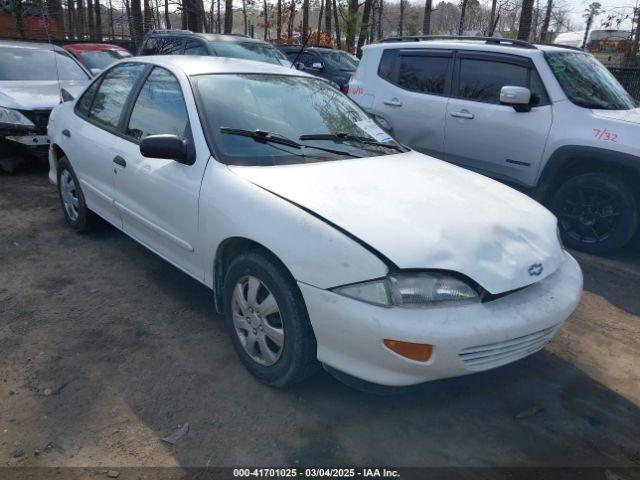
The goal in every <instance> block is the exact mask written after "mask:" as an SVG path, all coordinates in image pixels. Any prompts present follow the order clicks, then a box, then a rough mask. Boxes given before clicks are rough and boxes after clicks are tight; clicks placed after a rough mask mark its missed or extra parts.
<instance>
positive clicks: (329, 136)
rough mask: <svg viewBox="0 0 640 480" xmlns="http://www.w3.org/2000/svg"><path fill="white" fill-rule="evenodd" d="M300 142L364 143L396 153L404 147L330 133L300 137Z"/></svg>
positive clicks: (342, 133)
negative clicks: (340, 141) (348, 141)
mask: <svg viewBox="0 0 640 480" xmlns="http://www.w3.org/2000/svg"><path fill="white" fill-rule="evenodd" d="M300 140H338V141H339V140H353V141H356V142H360V143H364V144H366V145H375V146H376V147H386V148H392V149H393V150H397V151H398V152H405V151H406V150H405V149H404V147H401V146H400V145H393V144H391V143H385V142H379V141H377V140H373V139H371V138H367V137H360V136H358V135H352V134H350V133H346V132H338V133H335V134H332V133H318V134H310V135H300Z"/></svg>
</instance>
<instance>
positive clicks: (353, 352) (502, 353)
mask: <svg viewBox="0 0 640 480" xmlns="http://www.w3.org/2000/svg"><path fill="white" fill-rule="evenodd" d="M565 257H566V258H565V261H564V262H563V263H562V265H561V267H560V268H559V269H558V270H557V271H556V272H554V273H553V274H551V275H550V276H549V277H547V278H545V279H544V280H542V281H540V282H538V283H535V284H533V285H530V286H528V287H526V288H524V289H522V290H519V291H516V292H513V293H511V294H509V295H506V296H504V297H501V298H498V299H496V300H493V301H491V302H486V303H479V304H471V305H463V306H460V307H440V308H438V307H436V308H423V309H405V308H397V307H395V308H384V307H377V306H374V305H370V304H367V303H364V302H360V301H358V300H353V299H350V298H347V297H344V296H342V295H338V294H336V293H333V292H331V291H327V290H323V289H319V288H316V287H312V286H310V285H307V284H303V283H299V284H298V285H299V286H300V290H301V291H302V295H303V297H304V300H305V303H306V305H307V309H308V311H309V317H310V319H311V324H312V326H313V330H314V333H315V336H316V339H317V342H318V360H320V361H321V362H323V363H324V364H326V365H328V366H330V367H332V368H334V369H336V370H339V371H341V372H344V373H346V374H348V375H351V376H354V377H356V378H359V379H362V380H365V381H367V382H371V383H376V384H379V385H388V386H406V385H415V384H418V383H422V382H425V381H429V380H436V379H439V378H447V377H455V376H459V375H467V374H469V373H474V372H478V371H483V370H487V369H490V368H495V367H499V366H501V365H506V364H508V363H511V362H514V361H516V360H519V359H520V358H524V357H526V356H528V355H530V354H532V353H534V352H536V351H538V350H540V349H542V348H543V347H544V345H546V343H547V342H548V341H549V340H550V339H551V338H552V337H553V335H554V334H555V332H556V330H557V329H558V327H559V326H560V325H561V324H562V323H563V322H564V321H565V320H566V319H567V318H568V317H569V316H570V315H571V314H572V313H573V311H574V310H575V308H576V307H577V305H578V302H579V301H580V295H581V293H582V272H581V271H580V267H579V266H578V263H577V262H576V261H575V259H574V258H573V257H571V255H569V254H568V253H567V254H565ZM384 339H392V340H400V341H405V342H413V343H428V344H431V345H433V354H432V356H431V358H430V359H429V360H428V361H427V362H418V361H414V360H410V359H408V358H405V357H402V356H400V355H398V354H396V353H394V352H393V351H391V350H389V349H388V348H387V347H385V346H384V344H383V340H384Z"/></svg>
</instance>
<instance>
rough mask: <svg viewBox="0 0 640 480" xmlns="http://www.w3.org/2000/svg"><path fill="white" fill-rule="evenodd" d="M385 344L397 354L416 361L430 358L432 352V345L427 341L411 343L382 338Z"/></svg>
mask: <svg viewBox="0 0 640 480" xmlns="http://www.w3.org/2000/svg"><path fill="white" fill-rule="evenodd" d="M384 344H385V346H386V347H387V348H388V349H389V350H392V351H394V352H396V353H397V354H398V355H402V356H403V357H407V358H410V359H411V360H416V361H417V362H426V361H427V360H429V359H430V358H431V354H432V353H433V345H429V344H427V343H411V342H401V341H400V340H389V339H387V338H385V339H384Z"/></svg>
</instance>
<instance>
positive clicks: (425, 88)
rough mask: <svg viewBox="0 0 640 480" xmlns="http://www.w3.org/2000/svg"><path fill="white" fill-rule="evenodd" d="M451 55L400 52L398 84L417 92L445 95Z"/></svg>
mask: <svg viewBox="0 0 640 480" xmlns="http://www.w3.org/2000/svg"><path fill="white" fill-rule="evenodd" d="M450 63H451V57H450V56H448V57H447V56H437V55H435V54H429V55H424V54H419V53H411V54H404V53H401V54H400V64H399V67H398V68H399V71H398V86H399V87H402V88H405V89H407V90H413V91H415V92H422V93H429V94H433V95H444V93H445V88H446V84H447V76H448V74H449V65H450Z"/></svg>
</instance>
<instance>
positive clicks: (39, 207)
mask: <svg viewBox="0 0 640 480" xmlns="http://www.w3.org/2000/svg"><path fill="white" fill-rule="evenodd" d="M578 259H579V261H580V263H581V265H582V267H583V269H584V274H585V287H586V291H585V293H584V297H583V299H582V302H581V304H580V306H579V308H578V310H577V311H576V313H575V314H574V315H573V316H572V317H571V319H570V320H569V321H568V323H567V324H566V325H565V326H563V327H562V329H561V330H560V332H559V334H558V335H557V336H556V338H555V339H554V340H553V341H552V342H551V343H550V344H549V345H548V347H547V348H546V349H545V350H543V351H542V352H540V353H538V354H536V355H534V356H532V357H529V358H527V359H525V360H522V361H519V362H516V363H515V364H512V365H509V366H507V367H503V368H500V369H497V370H493V371H489V372H485V373H481V374H477V375H473V376H468V377H464V378H459V379H451V380H445V381H438V382H433V383H430V384H426V385H425V386H423V387H421V388H420V389H418V390H417V391H415V392H412V393H407V394H402V395H396V396H375V395H371V394H366V393H362V392H359V391H356V390H353V389H351V388H348V387H346V386H344V385H342V384H341V383H339V382H338V381H336V380H334V379H333V377H331V376H330V375H328V374H327V373H324V372H322V373H320V374H318V375H317V376H315V377H313V378H312V379H310V380H308V381H307V382H305V383H303V384H301V385H298V386H296V387H295V388H291V389H288V390H274V389H271V388H268V387H266V386H264V385H262V384H260V383H259V382H257V381H256V380H254V379H253V378H252V377H251V376H250V375H249V374H248V373H247V371H245V369H244V368H243V367H242V365H241V364H240V362H239V361H238V360H237V359H236V356H235V353H234V351H233V350H232V346H231V342H230V340H229V338H228V337H227V335H226V333H225V331H224V328H223V324H222V321H221V318H220V317H219V316H216V315H215V314H214V311H213V306H212V295H211V294H210V292H209V291H208V290H207V289H206V288H205V287H203V286H202V285H200V284H199V283H197V282H196V281H194V280H192V279H191V278H189V277H187V276H186V275H185V274H183V273H181V272H180V271H178V270H177V269H175V268H173V267H172V266H170V265H169V264H168V263H166V262H164V261H163V260H161V259H160V258H159V257H157V256H155V255H154V254H152V253H150V252H149V251H147V250H146V249H145V248H144V247H142V246H140V245H138V244H136V243H135V242H134V241H132V240H131V239H129V238H128V237H127V236H125V235H124V234H122V233H120V232H118V231H117V230H115V229H114V228H112V227H110V226H107V225H103V226H102V227H101V228H99V229H98V230H97V231H96V232H95V233H91V234H89V235H77V234H75V233H73V232H72V231H71V230H70V229H69V228H67V227H66V225H65V223H64V219H63V217H62V213H61V211H60V208H59V204H58V199H57V196H56V193H55V190H54V188H53V187H52V186H51V185H49V183H48V181H47V178H46V171H45V170H44V169H26V170H22V171H20V172H17V173H16V174H15V175H13V176H6V175H5V176H0V464H2V465H20V466H90V467H96V468H101V467H104V468H109V467H111V468H113V467H118V468H124V467H126V466H194V465H196V466H198V465H200V466H202V465H211V466H214V465H216V466H223V465H225V466H240V465H241V466H245V465H262V466H266V465H354V464H355V465H396V466H420V465H429V466H582V467H588V466H606V467H634V466H635V467H638V466H640V408H639V406H640V242H636V244H635V245H633V246H632V247H630V248H628V249H626V250H625V251H623V252H621V253H619V254H617V255H615V256H613V257H609V258H597V257H591V256H587V255H579V256H578ZM187 422H188V423H189V430H188V433H187V434H186V435H184V436H183V437H182V438H181V439H179V440H177V442H176V443H175V445H170V444H168V443H166V442H164V441H162V438H163V437H166V436H168V435H170V434H171V433H173V432H175V431H176V430H177V429H179V427H180V426H182V425H184V424H185V423H187Z"/></svg>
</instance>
